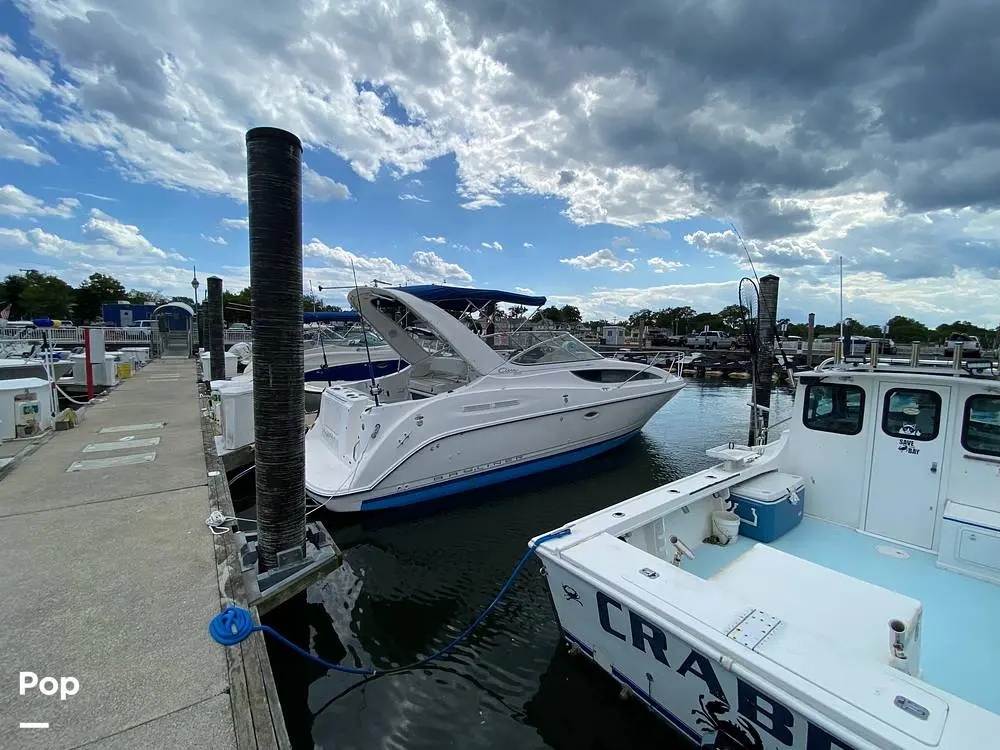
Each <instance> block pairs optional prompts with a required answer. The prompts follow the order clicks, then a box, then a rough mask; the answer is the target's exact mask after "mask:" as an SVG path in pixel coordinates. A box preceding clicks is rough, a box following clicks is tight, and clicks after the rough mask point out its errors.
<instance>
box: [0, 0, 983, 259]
mask: <svg viewBox="0 0 1000 750" xmlns="http://www.w3.org/2000/svg"><path fill="white" fill-rule="evenodd" d="M17 7H18V8H19V9H21V12H23V13H24V14H26V15H27V16H28V19H27V20H28V23H27V24H25V26H26V27H27V28H29V29H30V33H31V34H32V38H31V39H29V40H26V41H25V42H23V43H20V42H19V45H18V46H15V45H14V43H13V42H12V41H11V40H10V39H9V38H7V37H3V38H2V41H0V120H2V121H3V122H4V123H5V126H7V127H13V128H16V130H17V132H18V133H19V134H22V135H23V134H25V133H27V132H28V131H26V130H24V129H23V126H30V127H31V128H32V131H31V132H32V133H33V134H37V135H38V137H39V138H43V137H44V138H45V139H46V140H45V141H39V142H48V140H47V139H49V138H54V139H59V140H61V141H62V142H64V143H65V144H70V145H74V146H77V147H80V148H83V149H88V150H90V151H92V152H93V153H94V154H95V156H98V157H99V158H102V159H107V162H108V164H109V165H110V166H111V167H112V168H114V169H116V170H118V172H119V173H120V174H122V175H123V176H124V177H125V178H126V179H128V180H132V181H136V182H146V183H152V184H156V185H161V186H165V187H168V188H172V189H180V190H190V191H198V192H205V193H211V194H217V195H224V196H229V197H232V198H234V199H237V200H243V199H244V198H245V192H246V177H245V172H246V165H245V159H244V154H243V152H242V149H241V146H240V144H242V142H243V135H244V131H245V129H246V127H247V126H248V125H250V124H253V123H257V122H261V121H272V120H274V119H275V117H278V116H280V119H281V121H282V124H283V125H285V126H286V127H288V128H289V129H291V130H293V131H294V132H296V133H298V134H299V135H300V136H301V137H302V139H303V141H304V143H305V145H306V148H307V149H308V150H310V151H311V150H325V151H328V152H331V153H333V154H336V155H337V156H338V157H340V158H342V159H343V160H344V161H345V162H346V163H347V164H349V165H350V168H351V169H353V170H354V172H355V173H356V174H357V175H358V178H359V179H363V180H375V179H377V177H378V176H379V175H380V174H390V175H397V176H399V178H400V179H403V178H404V177H405V176H407V175H413V174H417V173H419V172H421V171H422V170H424V169H427V168H428V166H429V165H430V164H431V163H432V162H434V160H439V159H442V157H445V158H446V159H447V161H448V162H449V163H453V164H454V166H455V170H456V174H457V178H458V185H457V188H456V192H457V199H458V201H459V204H460V205H461V206H462V207H463V208H466V209H470V210H475V209H481V208H484V207H487V206H498V205H501V204H502V203H503V201H504V200H505V199H506V198H507V197H508V196H525V195H529V196H530V195H543V196H553V197H555V198H556V199H558V201H559V203H560V205H563V206H564V214H565V216H566V217H567V219H568V220H570V221H572V222H575V223H577V224H595V223H600V224H611V225H614V226H618V227H624V228H627V231H628V232H629V233H630V234H632V235H633V236H635V235H636V233H638V232H642V231H643V226H644V225H651V226H650V227H647V228H646V231H645V233H644V236H645V237H648V238H650V239H662V238H663V237H662V236H660V234H658V233H663V232H665V230H664V229H662V224H663V223H664V222H667V221H672V220H679V219H689V218H693V217H715V218H718V219H720V220H721V219H726V220H728V219H729V218H730V217H731V218H732V220H733V221H735V222H736V223H737V225H738V226H740V228H741V231H742V232H743V233H744V235H745V236H746V238H747V240H748V245H749V243H750V241H751V240H753V241H755V242H756V243H763V244H761V245H759V246H758V245H755V246H754V247H755V250H754V251H755V252H760V253H762V255H763V258H769V257H772V256H773V257H774V259H775V261H776V262H780V263H786V264H788V263H792V264H793V265H792V266H791V267H801V266H797V265H794V264H795V263H801V262H802V261H803V258H806V259H807V260H810V259H811V260H810V262H813V263H814V264H815V263H817V262H820V258H821V257H823V256H824V255H826V254H828V253H831V252H832V253H837V254H840V253H843V254H844V255H845V257H852V256H856V257H852V262H856V263H857V264H858V266H857V267H858V270H859V271H860V270H861V269H864V268H871V269H873V270H874V269H876V268H880V269H882V270H880V271H879V272H882V273H885V274H886V275H887V277H888V278H892V279H903V278H906V277H907V276H908V275H912V274H914V273H919V274H923V276H922V277H921V278H951V279H954V278H957V276H956V274H958V273H959V272H961V271H965V270H974V271H976V272H982V273H984V274H986V275H989V274H990V273H993V271H992V270H991V269H992V268H994V267H996V266H997V265H998V263H997V261H996V255H995V247H994V244H993V242H994V241H995V238H994V240H991V239H990V238H985V239H984V238H979V239H977V240H976V241H974V242H973V241H971V240H969V238H968V236H967V233H966V231H965V230H966V227H967V226H968V224H969V222H974V221H976V215H977V214H979V213H989V212H993V211H996V210H998V209H1000V181H997V180H996V179H995V175H996V173H997V171H998V168H1000V138H998V137H997V134H998V130H997V128H998V111H997V104H996V103H997V101H998V100H1000V98H998V96H997V91H996V77H995V76H994V75H993V69H994V68H995V65H994V64H993V59H992V57H991V50H992V49H993V47H992V46H991V45H992V43H993V37H994V36H995V28H996V27H997V25H998V24H1000V7H998V6H997V5H996V4H995V3H983V2H982V1H981V0H953V1H952V2H948V3H940V2H939V3H933V2H930V0H914V1H913V2H910V3H904V4H900V3H889V2H884V1H883V2H871V3H835V4H831V7H830V8H829V9H827V11H825V12H824V13H822V14H810V13H806V12H803V11H802V9H801V4H797V3H793V2H790V0H767V2H764V3H763V4H761V3H760V2H751V1H750V0H727V2H712V3H700V4H698V3H659V4H654V5H650V4H649V3H648V2H644V1H643V0H621V2H619V3H616V4H615V5H614V7H613V9H611V8H610V6H608V7H599V6H597V5H594V6H593V7H590V6H588V7H587V9H586V11H585V12H581V11H580V10H579V8H577V7H576V6H575V5H573V6H570V5H567V4H565V3H562V4H560V3H556V2H552V0H507V1H506V2H505V3H503V4H502V9H501V11H497V8H496V4H492V3H479V2H471V1H470V0H428V1H427V2H416V1H415V0H400V1H399V2H395V3H390V4H384V3H379V2H376V1H375V0H357V2H355V3H319V4H308V5H305V6H295V7H294V8H292V9H291V10H287V9H281V8H278V7H277V6H275V7H271V6H268V5H267V4H254V5H252V6H251V10H247V9H246V7H245V5H244V4H240V3H237V2H235V0H219V2H217V3H214V4H213V5H212V9H211V10H209V11H206V10H205V6H204V3H196V2H193V0H178V1H177V2H175V3H172V4H170V5H169V7H168V6H165V5H163V4H155V3H152V4H151V3H139V4H137V3H124V2H120V1H117V2H116V1H115V0H108V2H103V3H101V7H102V8H111V9H113V10H97V9H90V8H88V4H87V3H84V2H72V3H70V2H44V3H21V4H18V6H17ZM39 56H40V57H41V58H42V59H40V60H32V59H30V57H39ZM372 82H377V83H372ZM7 132H10V131H7ZM41 134H44V136H42V135H41ZM8 139H9V138H8ZM18 141H19V143H21V144H27V145H28V146H29V148H28V150H27V151H25V150H23V149H22V150H20V152H19V153H21V154H23V155H26V156H27V157H28V158H29V159H43V160H44V156H39V155H37V154H34V152H33V151H31V148H34V147H32V146H30V144H28V143H27V141H25V140H22V139H21V137H20V136H18ZM39 153H41V152H39ZM29 163H30V162H29ZM403 195H404V196H410V197H409V198H402V199H404V200H417V201H421V202H427V199H424V198H419V197H418V196H416V195H413V194H409V193H404V194H403ZM875 196H879V200H880V201H883V202H884V203H885V209H884V211H882V212H881V215H879V213H878V212H869V210H868V208H865V209H864V210H858V211H855V212H853V213H852V212H851V210H849V209H848V208H847V206H848V204H851V203H857V204H864V205H865V206H869V207H870V201H871V199H872V198H873V197H875ZM834 204H839V207H837V208H831V207H832V206H833V205H834ZM827 210H830V211H840V212H843V213H850V214H851V216H852V221H854V222H855V224H854V226H853V229H850V230H847V229H846V228H842V229H839V230H831V229H830V225H831V222H830V221H829V219H828V218H827V217H826V216H824V211H827ZM925 215H926V216H928V217H929V218H930V220H931V221H932V222H933V229H934V239H935V243H936V244H937V246H938V247H939V248H941V249H940V250H939V251H938V252H937V254H936V255H935V253H934V251H933V249H932V248H928V247H927V245H928V242H927V241H924V240H921V238H920V237H919V235H918V234H917V233H915V232H914V231H913V230H912V225H913V223H914V222H916V221H920V220H922V217H924V216H925ZM651 230H652V231H651ZM838 232H840V233H843V236H840V237H837V236H834V235H835V234H836V233H838ZM716 242H717V241H716ZM797 242H798V243H803V244H801V245H796V244H795V243H797ZM776 243H785V244H784V245H782V244H776ZM636 244H641V243H636ZM722 244H723V245H724V246H725V247H728V245H727V244H726V243H725V242H724V243H722ZM611 247H612V248H613V249H614V248H616V246H615V245H613V244H612V246H611ZM769 253H770V254H771V255H769ZM727 254H729V255H730V256H731V257H733V258H734V259H737V260H738V256H737V255H734V254H732V253H727ZM911 259H913V260H912V262H911ZM785 267H789V266H785ZM940 274H944V276H940Z"/></svg>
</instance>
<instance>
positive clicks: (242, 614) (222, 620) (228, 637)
mask: <svg viewBox="0 0 1000 750" xmlns="http://www.w3.org/2000/svg"><path fill="white" fill-rule="evenodd" d="M569 533H570V529H559V530H558V531H553V532H550V533H548V534H545V535H544V536H540V537H538V541H536V542H535V543H534V544H532V545H531V546H530V547H528V551H527V552H525V553H524V556H523V557H522V558H521V561H520V562H519V563H518V564H517V566H516V567H515V568H514V572H512V573H511V574H510V577H509V578H507V581H506V583H504V585H503V586H502V587H501V589H500V591H499V592H498V593H497V595H496V596H495V597H493V601H492V602H490V604H489V606H488V607H486V609H484V610H483V611H482V612H481V613H480V615H479V617H477V618H476V619H475V620H473V621H472V624H471V625H469V627H467V628H466V629H465V630H463V631H462V632H461V633H460V634H459V635H458V636H456V637H455V638H454V639H453V640H452V641H451V642H450V643H449V644H448V645H446V646H445V647H444V648H440V649H438V650H437V651H435V652H434V653H433V654H431V655H430V656H425V657H424V658H423V659H418V660H417V661H415V662H413V663H412V664H407V665H405V666H402V667H393V668H392V669H386V670H383V671H381V672H376V671H375V669H374V668H372V667H345V666H344V665H343V664H334V663H332V662H328V661H326V660H325V659H321V658H320V657H318V656H316V655H315V654H311V653H309V652H308V651H306V650H305V649H304V648H302V647H300V646H297V645H296V644H294V643H292V642H291V641H290V640H288V639H287V638H285V636H283V635H282V634H281V633H279V632H278V631H277V630H274V629H273V628H272V627H270V626H269V625H258V624H257V623H255V622H254V621H253V616H252V615H251V614H250V611H249V610H246V609H243V608H242V607H236V606H233V605H229V606H228V607H226V608H225V609H224V610H222V611H221V612H220V613H219V614H217V615H216V616H215V617H213V618H212V619H211V621H210V622H209V623H208V634H209V635H210V636H212V640H214V641H215V642H216V643H219V644H222V645H223V646H235V645H236V644H237V643H241V642H242V641H244V640H246V639H247V638H249V637H250V635H251V634H252V633H256V632H258V631H259V632H261V633H266V634H267V635H269V636H271V637H272V638H274V639H276V640H277V641H280V642H281V643H283V644H285V645H286V646H288V648H290V649H292V650H293V651H295V652H297V653H299V654H301V655H302V656H304V657H306V658H307V659H309V660H310V661H312V662H315V663H316V664H319V665H320V666H321V667H325V668H326V669H332V670H334V671H337V672H345V673H347V674H356V675H363V676H365V677H373V676H374V675H376V674H378V675H384V674H389V673H391V672H406V671H408V670H411V669H416V668H418V667H420V666H422V665H424V664H426V663H428V662H431V661H434V660H435V659H439V658H441V657H442V656H444V655H445V654H447V653H448V652H449V651H451V650H452V649H453V648H455V646H457V645H458V644H459V643H461V642H462V641H464V640H465V639H466V638H468V637H469V634H471V633H472V631H473V630H475V629H476V628H477V627H479V625H480V624H481V623H482V622H483V620H485V619H486V618H487V617H489V614H490V612H492V611H493V609H494V607H496V606H497V604H499V603H500V600H501V599H503V597H504V595H505V594H506V593H507V592H508V591H509V590H510V587H511V586H513V585H514V581H515V580H516V579H517V576H518V575H519V574H520V573H521V570H522V569H523V568H524V566H525V565H526V564H527V562H528V560H529V559H531V555H532V554H533V553H534V552H535V549H536V548H537V547H538V545H539V544H543V543H545V542H547V541H549V540H550V539H558V538H559V537H563V536H566V535H567V534H569Z"/></svg>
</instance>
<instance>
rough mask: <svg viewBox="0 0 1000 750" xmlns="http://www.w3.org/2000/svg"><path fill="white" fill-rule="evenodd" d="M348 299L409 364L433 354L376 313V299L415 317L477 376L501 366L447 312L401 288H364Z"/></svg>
mask: <svg viewBox="0 0 1000 750" xmlns="http://www.w3.org/2000/svg"><path fill="white" fill-rule="evenodd" d="M442 288H447V287H442ZM347 300H348V301H349V302H350V303H351V307H353V308H354V309H356V310H357V311H358V312H360V313H361V316H362V317H363V318H364V319H365V320H366V321H367V322H368V324H369V325H371V327H372V328H374V329H375V330H376V331H378V332H379V334H380V335H381V336H382V338H384V339H385V340H386V341H387V342H388V343H389V345H390V346H391V347H392V348H393V349H394V350H395V351H396V353H397V354H399V356H400V357H402V358H403V359H405V360H406V361H407V362H409V363H410V364H411V365H415V364H417V363H418V362H422V361H424V360H426V359H429V358H430V357H432V356H433V355H431V354H430V353H429V352H428V351H427V350H426V349H424V348H423V347H422V346H420V344H418V343H417V342H416V341H414V340H413V338H412V337H411V336H410V335H409V334H408V333H407V332H406V330H405V329H403V328H402V327H401V326H400V325H399V324H398V323H397V322H396V321H394V320H393V319H392V318H390V317H389V316H388V315H386V314H385V313H384V312H382V311H381V310H379V308H378V307H377V306H376V304H375V303H376V301H377V300H384V301H386V302H390V303H396V304H398V305H401V306H402V307H404V308H406V309H407V310H408V311H409V312H411V313H413V314H415V315H416V316H417V317H419V318H420V320H421V321H422V322H423V324H424V325H425V326H426V327H427V328H429V329H430V330H431V331H433V332H434V335H435V336H437V337H438V338H440V339H441V340H442V341H444V342H446V343H447V344H448V345H449V346H450V347H451V349H452V351H454V352H455V354H456V355H458V356H459V357H461V358H462V359H463V360H464V361H465V362H466V363H467V364H468V365H469V366H470V367H471V368H472V369H474V370H476V371H477V372H479V373H482V374H485V373H488V372H490V371H492V370H494V369H496V368H497V367H499V366H500V365H502V364H503V363H504V359H503V358H502V357H501V356H500V355H499V354H497V353H496V352H495V351H493V350H492V349H491V348H490V347H489V346H488V345H487V344H486V342H484V341H483V340H482V339H481V338H479V337H478V336H477V335H476V334H474V333H473V332H472V331H470V330H469V329H468V328H466V327H465V325H464V324H463V323H462V322H461V321H460V320H458V319H457V318H456V317H455V316H453V315H452V314H451V313H450V312H448V311H447V310H446V309H443V308H442V307H440V306H438V305H437V304H435V303H433V302H431V301H429V300H424V299H420V298H418V297H416V296H414V295H412V294H410V293H408V292H405V291H403V290H402V289H393V288H382V289H379V288H377V287H369V286H363V287H361V288H359V289H355V290H352V291H351V292H350V294H348V295H347Z"/></svg>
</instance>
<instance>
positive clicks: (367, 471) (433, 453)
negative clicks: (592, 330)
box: [306, 287, 684, 512]
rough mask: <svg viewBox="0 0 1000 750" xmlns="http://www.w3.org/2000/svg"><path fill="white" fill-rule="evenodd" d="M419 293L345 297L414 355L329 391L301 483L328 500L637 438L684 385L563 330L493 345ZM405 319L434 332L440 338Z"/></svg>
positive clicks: (351, 507)
mask: <svg viewBox="0 0 1000 750" xmlns="http://www.w3.org/2000/svg"><path fill="white" fill-rule="evenodd" d="M424 296H425V298H423V299H422V298H420V297H418V296H415V295H414V294H410V293H408V292H406V291H403V290H402V289H391V288H390V289H379V288H373V287H361V288H359V289H356V290H354V291H352V292H351V293H350V295H349V300H350V303H351V305H352V307H354V308H355V309H356V310H358V312H359V313H360V314H361V316H362V318H363V319H364V320H365V321H366V322H367V323H368V324H369V325H370V326H372V328H374V329H375V330H376V331H377V332H378V333H379V334H380V335H381V336H382V338H383V339H385V340H386V341H387V342H389V344H390V345H391V346H392V348H393V349H394V350H395V352H396V353H397V355H398V358H399V359H401V360H403V361H405V362H407V363H408V365H407V366H406V367H404V368H402V369H401V370H399V372H397V373H394V374H390V375H386V376H384V377H381V378H373V379H369V380H359V381H358V382H356V383H352V384H338V385H333V386H330V387H327V388H326V389H325V390H324V391H323V394H322V399H321V402H320V410H319V416H318V418H317V420H316V422H315V424H314V425H313V426H312V427H311V428H310V430H309V432H308V433H307V434H306V491H307V492H308V494H309V495H310V496H311V497H312V498H314V499H315V500H317V501H319V502H322V503H325V504H326V505H327V507H329V508H330V509H332V510H335V511H348V512H351V511H362V510H364V511H368V510H378V509H384V508H393V507H399V506H403V505H410V504H413V503H418V502H422V501H425V500H430V499H433V498H437V497H442V496H445V495H450V494H453V493H456V492H461V491H464V490H467V489H472V488H476V487H482V486H486V485H489V484H493V483H496V482H500V481H505V480H508V479H513V478H515V477H520V476H526V475H529V474H533V473H536V472H540V471H544V470H546V469H550V468H554V467H557V466H562V465H566V464H570V463H573V462H575V461H580V460H583V459H586V458H588V457H590V456H594V455H596V454H598V453H601V452H602V451H605V450H608V449H610V448H613V447H615V446H617V445H620V444H621V443H623V442H625V441H626V440H628V439H629V438H631V437H633V436H634V435H636V434H637V433H638V432H639V431H640V430H641V429H642V427H643V425H645V424H646V422H647V421H648V420H649V419H650V417H652V416H653V414H655V413H656V412H657V411H658V410H659V409H660V408H661V407H662V406H663V405H664V404H665V403H667V402H668V401H669V400H670V399H671V398H672V397H673V396H674V395H676V394H677V392H678V391H680V389H681V388H683V387H684V382H683V380H682V379H680V378H677V377H675V376H674V375H672V374H670V373H668V372H665V371H663V370H662V369H660V368H657V367H654V366H652V365H646V366H643V365H640V364H636V363H631V362H620V361H615V360H610V359H606V358H605V357H602V356H601V355H600V354H598V353H597V352H595V351H594V350H593V349H591V348H590V347H588V346H586V345H585V344H583V343H581V342H580V341H579V340H577V339H576V338H574V337H573V336H572V335H570V334H569V333H565V332H558V331H551V332H537V331H529V332H520V333H519V332H513V333H503V334H498V335H496V336H495V337H494V339H495V342H489V341H488V340H487V339H488V337H480V336H478V335H477V334H476V333H474V332H473V331H471V330H469V328H468V327H467V326H466V325H465V324H464V323H463V322H462V320H460V319H459V317H456V315H457V313H456V312H455V311H449V310H448V309H445V308H444V307H442V306H440V305H437V304H434V302H433V301H431V300H430V298H429V297H428V295H426V294H425V295H424ZM408 329H410V330H412V329H420V330H422V331H423V332H424V333H426V332H428V331H429V332H432V333H433V334H434V336H436V337H437V340H438V342H439V346H438V347H435V348H434V349H433V350H429V347H427V346H425V345H421V340H422V339H424V338H425V337H424V336H423V335H421V336H419V337H415V335H414V334H412V333H411V332H409V330H408ZM490 343H495V344H496V345H497V347H498V348H503V349H505V350H507V351H505V353H504V354H501V353H500V352H498V351H496V349H494V348H492V347H491V346H490Z"/></svg>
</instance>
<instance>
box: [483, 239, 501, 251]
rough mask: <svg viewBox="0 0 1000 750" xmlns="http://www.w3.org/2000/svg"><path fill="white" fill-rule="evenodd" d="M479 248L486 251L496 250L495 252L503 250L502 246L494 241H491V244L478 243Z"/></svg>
mask: <svg viewBox="0 0 1000 750" xmlns="http://www.w3.org/2000/svg"><path fill="white" fill-rule="evenodd" d="M479 246H480V247H484V248H486V249H487V250H497V251H500V250H503V245H501V244H500V243H499V242H497V241H496V240H493V242H480V243H479Z"/></svg>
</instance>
